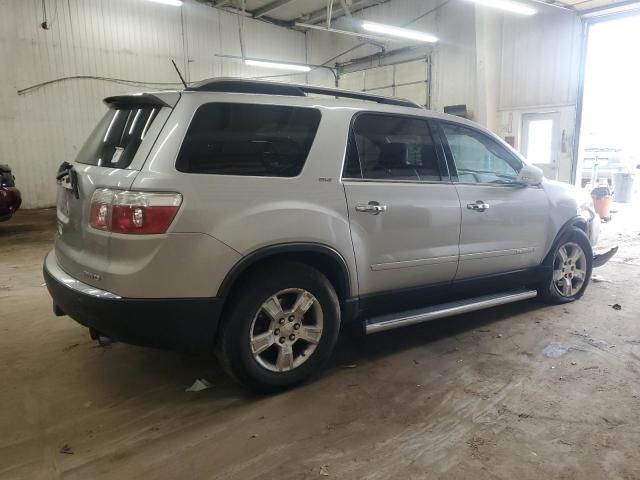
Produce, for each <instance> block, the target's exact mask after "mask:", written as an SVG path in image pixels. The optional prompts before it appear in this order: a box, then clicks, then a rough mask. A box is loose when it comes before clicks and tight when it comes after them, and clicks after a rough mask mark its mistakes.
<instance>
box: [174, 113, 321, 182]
mask: <svg viewBox="0 0 640 480" xmlns="http://www.w3.org/2000/svg"><path fill="white" fill-rule="evenodd" d="M319 123H320V111H319V110H317V109H315V108H304V107H286V106H276V105H256V104H240V103H209V104H206V105H202V106H201V107H200V108H198V110H197V111H196V113H195V115H194V117H193V120H192V121H191V125H189V129H188V130H187V134H186V136H185V139H184V142H183V143H182V148H181V149H180V153H179V154H178V160H177V161H176V168H177V169H178V170H179V171H181V172H186V173H206V174H216V175H252V176H263V177H264V176H268V177H295V176H296V175H298V174H299V173H300V171H301V170H302V167H303V166H304V163H305V161H306V159H307V155H309V150H310V149H311V144H312V143H313V140H314V138H315V136H316V132H317V131H318V125H319Z"/></svg>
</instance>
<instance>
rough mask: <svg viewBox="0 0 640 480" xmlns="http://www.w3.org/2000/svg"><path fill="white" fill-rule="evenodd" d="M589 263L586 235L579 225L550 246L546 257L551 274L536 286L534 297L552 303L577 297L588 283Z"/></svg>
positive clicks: (590, 251)
mask: <svg viewBox="0 0 640 480" xmlns="http://www.w3.org/2000/svg"><path fill="white" fill-rule="evenodd" d="M592 262H593V250H592V249H591V243H590V242H589V238H588V237H587V235H586V234H585V233H584V232H583V231H582V230H580V229H579V228H577V227H573V228H571V229H570V230H569V231H568V232H566V233H564V234H563V235H562V237H561V238H560V239H559V240H558V242H556V245H555V246H554V250H553V251H552V253H551V255H550V257H549V260H548V265H549V266H550V267H551V273H550V274H549V276H548V277H547V278H546V279H545V280H543V281H542V283H541V284H540V285H539V286H538V296H539V297H540V298H541V299H542V300H543V301H545V302H547V303H552V304H561V303H568V302H573V301H575V300H577V299H579V298H580V297H582V295H584V292H585V290H586V289H587V286H588V285H589V280H590V279H591V270H592Z"/></svg>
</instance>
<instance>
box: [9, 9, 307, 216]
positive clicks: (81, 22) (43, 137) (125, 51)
mask: <svg viewBox="0 0 640 480" xmlns="http://www.w3.org/2000/svg"><path fill="white" fill-rule="evenodd" d="M41 5H42V2H41V1H39V0H2V1H0V65H1V67H0V105H1V106H2V108H1V109H0V163H8V164H10V165H11V166H12V168H13V170H14V173H15V175H16V177H17V182H18V186H19V188H20V189H21V190H22V193H23V199H24V207H25V208H32V207H42V206H49V205H52V204H53V203H54V200H55V182H54V180H53V177H54V174H55V170H56V168H57V166H58V165H59V164H60V163H61V162H62V161H64V160H69V159H73V158H74V157H75V153H76V152H77V150H78V149H79V147H80V146H81V144H82V142H83V141H84V138H85V137H86V136H87V135H88V133H89V131H90V130H91V129H92V128H93V125H94V124H95V123H96V121H97V119H98V118H99V117H100V116H101V115H102V113H103V112H104V106H103V105H102V104H101V100H102V99H103V98H104V97H106V96H109V95H113V94H118V93H126V92H133V91H141V90H151V89H153V87H155V89H161V88H169V87H171V88H176V87H178V86H179V85H178V83H177V82H178V79H177V76H176V73H175V71H174V70H173V67H172V66H171V63H170V59H171V58H174V59H175V60H176V63H178V65H179V66H180V67H181V69H183V70H184V71H185V73H186V76H187V78H188V79H190V80H191V81H194V80H199V79H202V78H208V77H212V76H219V75H225V76H244V77H249V76H250V77H255V76H259V75H273V74H274V73H276V74H277V73H278V72H277V71H274V70H266V69H256V68H253V67H248V66H245V65H243V64H242V63H240V62H239V61H237V60H233V59H223V58H220V57H216V56H215V54H216V53H218V54H226V55H240V42H239V34H238V31H239V30H238V18H239V17H238V16H237V15H233V14H230V13H226V12H221V11H219V10H215V9H213V8H210V7H207V6H205V5H199V4H195V3H192V2H188V3H185V5H184V7H183V8H182V12H181V9H179V8H175V7H171V6H164V5H159V4H155V3H151V2H145V1H143V0H46V5H47V13H48V16H49V21H50V25H51V27H50V29H49V30H43V29H42V28H40V26H39V23H40V22H41V21H42V20H41V16H42V12H41ZM183 27H184V28H183ZM244 31H245V45H246V54H247V56H253V57H264V58H269V59H278V60H283V61H291V62H305V55H306V50H305V35H304V34H302V33H299V32H294V31H291V30H287V29H283V28H279V27H275V26H273V25H269V24H266V23H264V22H257V21H253V20H250V19H247V20H245V30H244ZM266 39H268V41H266ZM76 75H90V76H102V77H113V78H120V79H125V80H135V81H139V82H148V84H147V85H137V86H135V85H133V86H132V85H127V84H119V83H113V82H105V81H102V80H94V79H91V80H88V79H75V80H67V81H62V82H58V83H54V84H51V85H47V86H43V87H42V88H39V89H36V90H33V91H31V92H29V93H26V94H24V95H18V93H17V91H18V90H19V89H22V88H25V87H28V86H31V85H35V84H38V83H41V82H47V81H50V80H54V79H57V78H62V77H68V76H76ZM281 79H282V80H294V81H304V80H305V77H304V75H294V76H287V77H283V78H281ZM158 82H159V83H160V84H158ZM163 83H165V84H164V85H163Z"/></svg>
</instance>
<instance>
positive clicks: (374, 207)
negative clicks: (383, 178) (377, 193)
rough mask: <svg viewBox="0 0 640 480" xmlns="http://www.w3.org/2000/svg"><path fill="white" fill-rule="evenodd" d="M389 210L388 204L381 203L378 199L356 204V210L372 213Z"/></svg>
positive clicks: (377, 213)
mask: <svg viewBox="0 0 640 480" xmlns="http://www.w3.org/2000/svg"><path fill="white" fill-rule="evenodd" d="M386 211H387V206H386V205H380V204H379V203H378V202H376V201H371V202H369V203H360V204H358V205H356V212H366V213H370V214H371V215H379V214H380V213H382V212H386Z"/></svg>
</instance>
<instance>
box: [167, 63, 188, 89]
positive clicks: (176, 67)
mask: <svg viewBox="0 0 640 480" xmlns="http://www.w3.org/2000/svg"><path fill="white" fill-rule="evenodd" d="M171 63H173V68H175V69H176V72H178V76H179V77H180V81H181V82H182V84H183V85H184V88H188V86H187V82H185V81H184V77H183V76H182V74H181V73H180V69H179V68H178V65H176V62H175V60H174V59H173V58H172V59H171Z"/></svg>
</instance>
